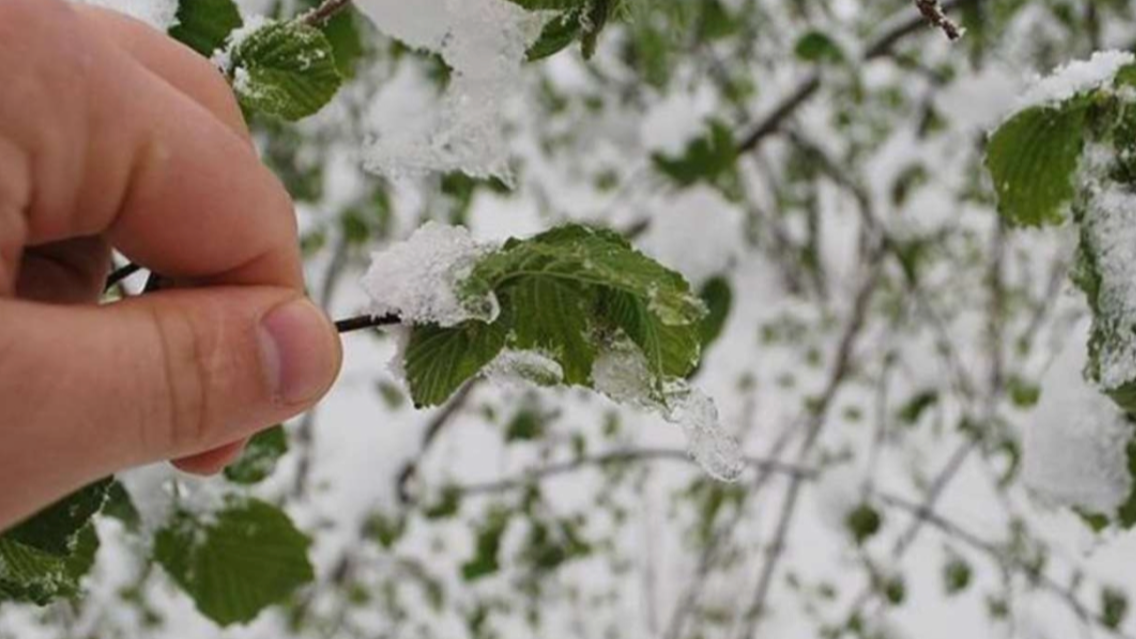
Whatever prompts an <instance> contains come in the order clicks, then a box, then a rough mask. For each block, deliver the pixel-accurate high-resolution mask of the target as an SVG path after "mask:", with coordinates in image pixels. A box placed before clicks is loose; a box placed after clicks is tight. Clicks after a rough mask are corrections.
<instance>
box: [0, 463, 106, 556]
mask: <svg viewBox="0 0 1136 639" xmlns="http://www.w3.org/2000/svg"><path fill="white" fill-rule="evenodd" d="M112 481H114V480H113V479H110V478H107V479H103V480H101V481H98V482H95V483H93V484H91V485H89V486H87V487H85V488H82V489H80V490H78V491H76V492H74V493H72V494H70V495H68V496H67V497H64V498H63V499H61V500H59V501H58V502H56V503H55V504H53V505H51V506H49V507H47V508H46V509H44V510H42V511H41V512H39V513H38V514H37V515H35V516H34V517H32V518H30V519H28V520H26V521H24V522H23V523H21V524H20V525H18V526H16V527H15V528H12V529H11V530H9V531H8V532H6V533H4V534H3V536H0V539H8V540H10V541H15V542H18V543H20V544H23V545H24V546H27V547H29V548H34V549H36V550H39V551H41V552H44V553H47V554H49V555H54V556H56V557H68V556H70V555H71V554H72V552H73V551H74V550H75V544H76V540H77V538H78V536H79V533H80V532H81V531H82V530H83V528H84V527H86V526H87V524H88V523H89V522H90V521H91V518H92V517H94V516H95V514H96V513H98V512H99V511H100V510H101V509H102V507H103V502H105V501H106V496H107V489H108V488H110V485H111V482H112Z"/></svg>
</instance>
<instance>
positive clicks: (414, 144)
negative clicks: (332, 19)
mask: <svg viewBox="0 0 1136 639" xmlns="http://www.w3.org/2000/svg"><path fill="white" fill-rule="evenodd" d="M357 5H358V7H359V9H360V10H361V11H362V12H363V13H364V14H365V15H367V16H368V17H369V18H370V19H371V21H372V22H374V24H375V26H376V27H378V29H379V30H380V31H382V32H384V33H386V34H388V35H389V36H391V37H393V38H395V39H397V40H400V41H402V42H403V43H405V44H406V45H408V46H410V47H413V48H417V49H424V50H427V51H431V52H434V53H437V54H439V55H440V56H441V57H442V59H443V60H444V61H445V62H446V64H447V65H449V67H450V68H451V69H452V70H453V75H452V76H451V79H450V83H449V86H448V88H447V89H446V93H445V95H444V96H443V98H442V100H441V104H440V105H438V107H437V109H433V110H432V112H430V113H423V114H420V116H421V117H426V118H429V120H430V124H429V126H427V127H425V128H423V127H418V126H413V125H411V126H407V123H406V122H402V121H398V120H387V119H386V118H382V117H381V116H378V117H375V118H374V120H375V121H374V122H373V124H374V127H375V131H374V133H375V135H374V139H373V140H372V143H371V144H370V148H369V149H368V150H367V153H366V158H365V164H366V166H367V168H368V169H369V170H373V171H376V172H378V173H382V174H384V175H392V176H398V175H402V174H408V173H409V174H414V173H421V172H426V171H454V170H460V171H464V172H466V173H468V174H470V175H472V176H475V177H490V176H496V177H501V178H504V179H508V177H509V171H508V152H507V148H506V144H505V139H504V135H503V131H502V121H501V113H502V111H503V108H504V105H505V103H506V101H507V100H508V98H509V97H510V96H511V95H513V94H515V92H516V90H517V89H518V88H519V85H520V72H521V65H522V64H523V62H524V60H525V52H526V51H527V50H528V46H529V44H530V43H531V42H532V41H533V40H534V39H535V38H536V36H537V35H539V32H540V22H541V20H540V18H539V17H537V16H535V15H534V14H531V13H529V12H527V11H525V10H524V9H521V8H520V7H518V6H516V5H515V4H513V3H511V2H507V1H506V0H417V1H416V2H406V1H405V0H358V2H357Z"/></svg>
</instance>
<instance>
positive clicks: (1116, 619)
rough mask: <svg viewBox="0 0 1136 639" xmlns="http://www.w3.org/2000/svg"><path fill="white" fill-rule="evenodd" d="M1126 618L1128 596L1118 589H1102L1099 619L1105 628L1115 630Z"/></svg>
mask: <svg viewBox="0 0 1136 639" xmlns="http://www.w3.org/2000/svg"><path fill="white" fill-rule="evenodd" d="M1127 616H1128V595H1127V594H1126V593H1125V592H1124V591H1123V590H1120V589H1118V588H1102V589H1101V604H1100V618H1101V622H1102V623H1104V626H1105V627H1106V628H1110V629H1112V630H1116V629H1118V628H1120V624H1122V623H1124V619H1125V617H1127Z"/></svg>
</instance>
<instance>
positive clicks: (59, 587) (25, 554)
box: [0, 523, 99, 606]
mask: <svg viewBox="0 0 1136 639" xmlns="http://www.w3.org/2000/svg"><path fill="white" fill-rule="evenodd" d="M98 548H99V537H98V534H97V533H96V532H95V527H94V525H93V524H89V523H88V524H87V525H85V526H83V527H82V528H81V529H80V530H79V532H78V534H77V535H75V538H74V541H73V542H72V546H71V552H70V554H68V555H66V556H60V555H54V554H51V553H47V552H44V551H42V550H39V549H37V548H34V547H32V546H28V545H25V544H23V543H21V542H19V541H16V540H15V539H12V538H11V537H10V536H8V535H4V536H2V537H0V602H3V601H20V602H31V603H35V604H38V605H41V606H43V605H47V604H48V603H51V602H52V601H54V600H56V599H59V598H63V597H73V596H75V595H77V594H79V582H80V580H81V579H82V578H83V576H84V575H86V574H87V572H89V571H90V569H91V566H92V565H94V561H95V555H96V553H97V552H98Z"/></svg>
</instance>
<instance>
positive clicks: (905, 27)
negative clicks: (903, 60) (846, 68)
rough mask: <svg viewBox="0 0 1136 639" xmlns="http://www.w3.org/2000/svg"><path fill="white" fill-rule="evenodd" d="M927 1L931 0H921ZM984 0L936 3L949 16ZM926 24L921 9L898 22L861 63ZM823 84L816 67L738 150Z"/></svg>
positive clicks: (759, 139) (747, 147) (782, 119)
mask: <svg viewBox="0 0 1136 639" xmlns="http://www.w3.org/2000/svg"><path fill="white" fill-rule="evenodd" d="M925 1H927V0H917V2H925ZM981 1H982V0H946V1H945V2H942V3H939V2H937V1H936V2H935V5H936V6H937V7H938V10H939V13H941V14H942V15H943V17H944V18H946V12H947V11H950V10H952V9H955V8H958V7H961V6H964V5H968V4H975V3H978V2H981ZM925 24H926V18H925V17H924V16H923V14H922V13H917V14H915V15H913V16H910V17H908V18H904V19H902V20H900V21H898V22H896V23H895V24H894V26H892V27H890V28H888V29H887V30H885V31H884V32H883V33H881V34H880V35H879V36H877V37H876V38H875V39H874V40H872V43H871V44H869V45H868V48H867V49H865V50H864V54H863V56H861V59H860V63H861V64H863V63H865V62H869V61H871V60H874V59H876V58H879V57H882V56H885V55H887V54H889V53H891V51H892V49H893V48H894V47H895V45H896V44H897V43H898V42H899V41H900V40H902V39H903V38H906V37H907V36H909V35H911V34H913V33H916V32H918V31H919V30H920V29H922V28H923V26H924V25H925ZM952 24H953V23H952ZM820 86H821V82H820V73H818V72H815V71H814V72H812V73H810V74H809V76H808V77H807V78H805V79H804V80H802V81H801V83H800V84H798V85H797V88H796V89H794V90H793V91H792V92H791V93H789V95H787V96H785V97H784V98H782V100H781V101H780V102H779V103H777V105H776V106H774V107H773V110H772V111H770V112H769V115H767V116H765V117H764V118H762V119H761V120H759V121H758V122H757V124H755V125H754V126H753V127H752V129H751V130H750V132H749V133H747V134H746V135H745V136H743V137H742V139H741V140H740V141H739V142H738V145H737V150H738V153H746V152H749V151H752V150H754V149H755V148H757V147H758V145H760V144H761V142H762V141H763V140H764V139H765V138H767V137H769V136H770V135H771V134H773V133H775V132H777V130H778V129H780V128H781V125H782V124H784V122H785V121H786V120H788V119H789V117H791V116H792V115H793V114H794V113H796V111H797V109H799V108H800V107H801V106H802V105H804V104H805V103H807V102H808V101H809V100H810V99H812V97H813V96H814V95H816V93H817V91H818V90H819V89H820Z"/></svg>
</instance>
